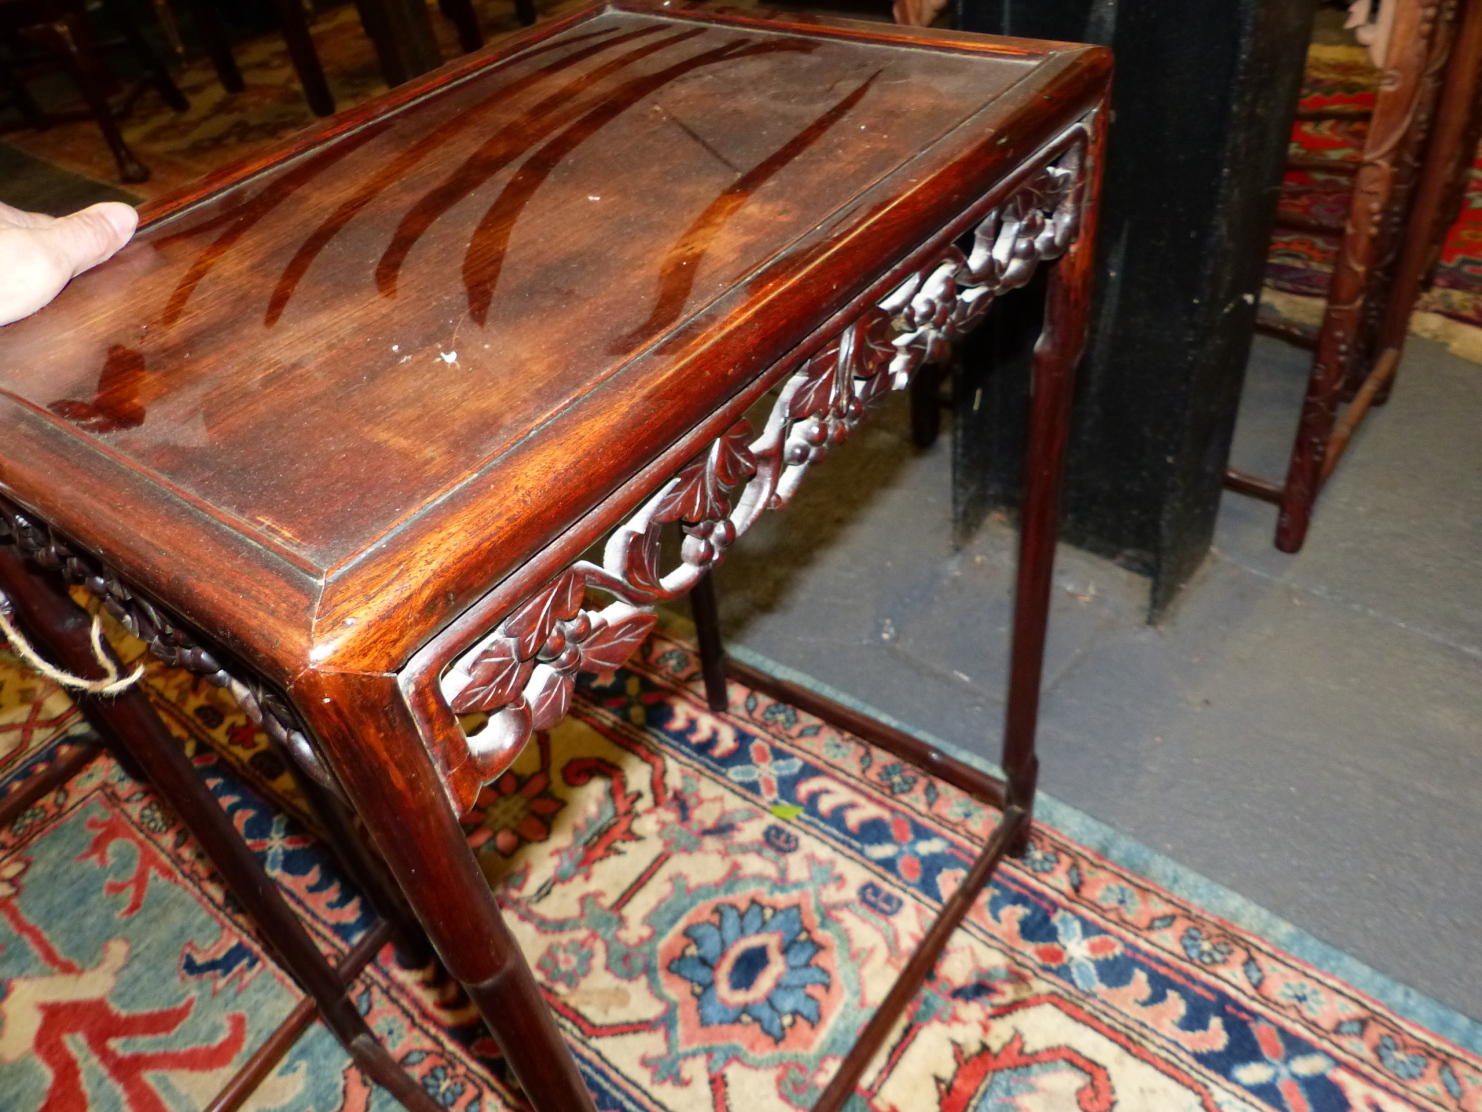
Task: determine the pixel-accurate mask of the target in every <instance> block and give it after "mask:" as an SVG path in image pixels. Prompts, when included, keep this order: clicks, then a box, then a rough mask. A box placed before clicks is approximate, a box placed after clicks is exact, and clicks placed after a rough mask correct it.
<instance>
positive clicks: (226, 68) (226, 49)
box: [185, 0, 246, 93]
mask: <svg viewBox="0 0 1482 1112" xmlns="http://www.w3.org/2000/svg"><path fill="white" fill-rule="evenodd" d="M185 6H186V9H187V10H188V11H189V12H190V18H191V21H192V22H193V23H195V25H196V33H197V34H198V35H200V36H201V45H203V46H204V47H205V48H206V57H208V58H210V59H211V68H212V69H214V70H215V71H216V79H217V80H218V81H220V82H221V87H222V88H223V89H225V90H226V91H227V92H229V93H240V92H241V91H242V90H243V89H244V88H246V85H245V84H244V83H243V81H242V71H241V70H240V69H238V68H237V60H236V58H234V57H232V48H231V44H230V43H229V42H228V41H227V37H226V29H225V28H224V27H222V25H221V18H220V17H219V16H218V15H217V14H216V9H215V8H213V7H212V6H211V4H210V3H209V0H185Z"/></svg>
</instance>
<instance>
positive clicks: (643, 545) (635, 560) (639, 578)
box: [622, 522, 661, 591]
mask: <svg viewBox="0 0 1482 1112" xmlns="http://www.w3.org/2000/svg"><path fill="white" fill-rule="evenodd" d="M660 537H661V530H660V527H659V524H658V523H657V522H655V523H654V524H652V525H650V526H649V527H648V528H647V529H645V530H644V531H643V532H642V533H633V534H630V535H629V536H628V537H627V551H626V552H625V553H624V555H623V564H622V567H623V579H624V580H626V581H627V582H628V583H630V584H632V585H633V586H634V587H636V588H638V589H639V590H640V591H657V590H658V589H659V578H660V575H659V541H660Z"/></svg>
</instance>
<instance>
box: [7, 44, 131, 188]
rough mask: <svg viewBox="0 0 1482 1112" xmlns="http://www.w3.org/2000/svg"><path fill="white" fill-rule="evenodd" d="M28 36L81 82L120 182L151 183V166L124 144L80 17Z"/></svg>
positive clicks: (82, 89)
mask: <svg viewBox="0 0 1482 1112" xmlns="http://www.w3.org/2000/svg"><path fill="white" fill-rule="evenodd" d="M25 35H26V37H28V38H30V39H31V40H32V41H34V42H35V43H37V45H39V46H41V47H43V48H45V49H46V50H47V51H49V52H50V53H51V54H52V55H53V56H54V57H55V58H56V59H57V61H59V62H60V63H61V64H62V66H63V68H64V69H66V71H67V72H68V74H69V75H70V76H71V77H72V80H73V81H75V82H76V83H77V87H78V89H79V90H81V92H82V99H83V100H84V101H86V102H87V106H88V111H89V112H91V113H92V116H93V119H94V120H95V121H96V122H97V124H98V127H99V129H100V130H101V131H102V132H103V139H104V140H105V141H106V142H107V144H108V149H109V150H111V151H112V152H113V160H114V161H115V162H116V163H118V176H119V179H120V180H121V181H124V182H129V183H132V182H141V181H148V180H149V167H147V166H145V165H144V163H142V162H140V161H139V160H138V159H137V158H135V157H134V152H133V151H131V150H129V146H128V144H127V143H125V142H124V137H123V133H122V132H120V131H119V130H118V123H117V122H116V121H115V120H114V118H113V107H112V105H110V104H109V103H108V96H107V94H106V93H105V92H104V88H105V86H106V82H105V80H104V77H103V74H102V73H101V72H100V71H99V70H98V67H97V63H96V61H95V60H94V58H93V56H92V53H91V52H90V51H88V50H87V49H86V48H85V47H84V46H83V42H84V39H83V32H82V28H81V27H80V26H79V25H78V23H77V20H76V17H74V16H70V15H69V16H67V17H65V18H63V19H59V20H56V21H54V22H52V23H38V24H35V25H33V26H31V27H28V28H26V30H25Z"/></svg>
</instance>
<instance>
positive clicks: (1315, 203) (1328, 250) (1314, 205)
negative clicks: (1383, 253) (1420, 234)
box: [1266, 44, 1482, 358]
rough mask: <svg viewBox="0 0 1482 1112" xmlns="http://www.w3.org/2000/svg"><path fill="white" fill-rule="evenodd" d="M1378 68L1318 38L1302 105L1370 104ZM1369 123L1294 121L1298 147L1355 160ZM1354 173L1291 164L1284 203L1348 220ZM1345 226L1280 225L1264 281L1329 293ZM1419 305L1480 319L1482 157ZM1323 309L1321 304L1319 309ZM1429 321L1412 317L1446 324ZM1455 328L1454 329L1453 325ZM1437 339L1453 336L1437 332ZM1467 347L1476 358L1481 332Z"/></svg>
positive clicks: (1298, 211) (1360, 52)
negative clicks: (1297, 227)
mask: <svg viewBox="0 0 1482 1112" xmlns="http://www.w3.org/2000/svg"><path fill="white" fill-rule="evenodd" d="M1378 86H1379V71H1378V70H1376V69H1375V68H1374V67H1373V66H1372V65H1370V63H1369V61H1368V52H1367V51H1366V50H1365V49H1364V48H1363V47H1359V46H1339V45H1326V44H1314V45H1313V46H1311V47H1310V48H1309V51H1308V56H1307V70H1306V75H1305V78H1304V81H1303V88H1302V95H1301V100H1300V105H1301V107H1302V108H1304V109H1311V110H1316V109H1322V108H1332V107H1354V108H1363V109H1372V108H1373V105H1374V94H1375V92H1376V90H1377V89H1378ZM1367 131H1368V123H1367V121H1366V120H1362V119H1360V120H1333V119H1328V120H1298V121H1297V122H1296V124H1295V125H1294V127H1293V129H1292V146H1291V150H1292V153H1293V154H1300V155H1306V156H1309V157H1317V158H1324V159H1331V160H1333V161H1334V162H1335V163H1343V164H1350V165H1356V164H1357V163H1358V161H1359V156H1360V152H1361V151H1362V149H1363V144H1364V139H1365V136H1366V134H1367ZM1352 186H1353V176H1352V174H1341V173H1325V172H1323V171H1321V170H1307V169H1303V170H1296V169H1291V168H1289V169H1288V170H1287V171H1286V175H1285V177H1284V179H1283V181H1282V189H1281V198H1280V202H1279V207H1280V211H1281V212H1283V213H1285V214H1288V215H1292V216H1298V217H1306V218H1309V219H1320V220H1337V221H1342V220H1345V219H1346V218H1347V216H1348V202H1349V195H1350V190H1351V189H1352ZM1338 244H1339V234H1338V233H1331V234H1330V233H1325V232H1309V231H1296V230H1293V229H1290V228H1282V227H1278V228H1277V229H1276V230H1275V233H1274V235H1273V237H1272V242H1271V249H1270V253H1269V255H1268V257H1267V261H1266V285H1267V287H1268V288H1269V289H1273V290H1276V291H1278V292H1280V293H1283V294H1288V295H1296V296H1299V297H1308V298H1324V297H1326V296H1327V289H1328V284H1329V282H1330V280H1331V278H1332V270H1333V261H1334V258H1335V256H1336V254H1337V251H1338ZM1416 310H1417V313H1420V314H1437V315H1439V316H1441V317H1444V318H1447V319H1449V320H1451V321H1455V322H1458V323H1460V324H1462V325H1468V326H1473V327H1476V326H1479V325H1482V162H1474V164H1473V165H1472V167H1471V169H1470V171H1469V183H1468V186H1467V190H1466V195H1465V199H1464V200H1463V202H1462V208H1461V213H1460V215H1459V217H1458V218H1457V221H1456V223H1455V224H1454V225H1453V226H1452V228H1451V231H1450V232H1449V233H1448V235H1447V237H1446V241H1445V246H1444V247H1443V249H1442V252H1441V260H1440V265H1439V267H1438V268H1437V271H1436V276H1435V284H1434V286H1433V287H1432V288H1431V289H1430V290H1429V291H1427V292H1426V293H1424V294H1422V295H1421V298H1420V300H1419V302H1418V303H1417V305H1416ZM1319 314H1320V310H1319ZM1434 323H1436V322H1432V327H1430V328H1429V329H1427V328H1426V327H1425V322H1423V321H1422V322H1416V324H1418V325H1419V326H1418V327H1417V326H1416V325H1415V324H1412V327H1415V330H1416V331H1417V332H1423V333H1426V334H1431V333H1441V332H1445V331H1448V330H1446V329H1444V328H1441V329H1437V328H1436V327H1434ZM1452 331H1454V330H1452ZM1436 338H1439V339H1448V338H1449V339H1453V340H1455V339H1456V337H1454V336H1446V335H1440V334H1437V335H1436ZM1462 345H1463V349H1464V350H1463V351H1462V354H1469V355H1471V356H1472V357H1473V358H1476V357H1477V356H1476V354H1475V352H1476V351H1478V350H1482V336H1474V337H1473V339H1472V343H1471V344H1470V345H1468V344H1466V341H1465V340H1462Z"/></svg>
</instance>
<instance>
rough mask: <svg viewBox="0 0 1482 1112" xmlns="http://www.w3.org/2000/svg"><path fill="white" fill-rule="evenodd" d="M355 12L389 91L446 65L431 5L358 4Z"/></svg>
mask: <svg viewBox="0 0 1482 1112" xmlns="http://www.w3.org/2000/svg"><path fill="white" fill-rule="evenodd" d="M355 8H356V10H357V11H358V12H359V13H360V22H361V25H362V26H363V27H364V28H365V33H366V34H367V35H369V36H370V40H371V42H372V44H374V46H375V48H376V57H377V59H378V60H379V61H380V64H381V76H382V77H384V78H385V79H386V84H387V86H388V87H392V88H394V87H395V86H397V85H400V84H402V83H403V82H406V81H410V80H411V79H412V78H413V77H416V76H417V75H418V74H422V73H426V72H428V71H429V70H434V69H436V68H437V67H438V66H440V65H442V64H443V59H442V54H441V53H440V52H439V50H438V46H437V39H436V38H435V37H434V35H433V33H432V21H431V19H429V18H428V15H427V5H425V4H422V3H418V2H416V0H355Z"/></svg>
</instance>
